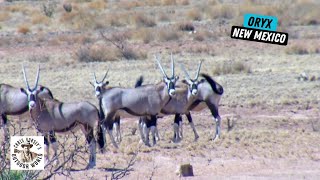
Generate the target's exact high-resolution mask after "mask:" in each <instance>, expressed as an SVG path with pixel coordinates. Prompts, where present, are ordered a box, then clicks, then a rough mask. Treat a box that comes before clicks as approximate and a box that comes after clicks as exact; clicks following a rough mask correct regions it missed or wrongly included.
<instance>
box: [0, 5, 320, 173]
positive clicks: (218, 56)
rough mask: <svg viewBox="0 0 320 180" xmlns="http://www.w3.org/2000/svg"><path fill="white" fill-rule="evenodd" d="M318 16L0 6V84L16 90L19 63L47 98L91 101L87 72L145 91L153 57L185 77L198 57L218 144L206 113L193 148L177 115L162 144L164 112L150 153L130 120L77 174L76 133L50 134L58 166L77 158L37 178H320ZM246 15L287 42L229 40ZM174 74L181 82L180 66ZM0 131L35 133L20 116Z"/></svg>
mask: <svg viewBox="0 0 320 180" xmlns="http://www.w3.org/2000/svg"><path fill="white" fill-rule="evenodd" d="M68 6H69V8H70V6H71V7H72V10H70V9H68ZM319 9H320V3H319V2H318V1H316V0H285V1H281V3H280V2H279V1H259V0H243V1H241V0H239V1H233V0H220V1H214V0H210V1H197V0H161V1H155V0H144V1H135V0H130V1H127V0H123V1H122V0H120V1H107V0H81V1H80V0H79V1H77V0H70V1H40V0H34V1H14V0H13V1H12V0H11V1H9V0H8V1H0V83H6V84H10V85H13V86H15V87H23V88H25V83H24V80H23V75H22V68H21V67H22V65H24V66H25V67H26V71H27V74H28V78H29V79H30V80H29V81H30V83H31V84H33V82H34V77H35V75H36V70H37V67H38V65H40V68H41V72H40V82H39V84H41V85H44V86H47V87H48V88H50V90H51V91H52V93H53V95H54V97H55V98H56V99H58V100H60V101H62V102H79V101H88V102H90V103H92V104H94V105H95V106H98V100H97V99H96V97H95V96H94V89H93V88H92V86H91V85H90V84H89V81H93V73H94V72H95V73H96V74H97V77H98V79H101V78H102V77H103V75H104V73H105V72H106V71H107V70H108V69H109V74H108V77H107V80H108V81H109V82H110V84H109V85H108V86H110V87H112V86H121V87H128V88H130V87H133V86H134V84H135V81H136V80H137V78H138V77H139V76H140V75H143V76H144V79H145V81H144V83H145V84H148V83H157V82H159V81H160V80H161V77H162V76H161V73H160V71H159V69H158V67H157V65H156V62H155V60H154V55H155V54H159V55H160V56H161V57H162V63H163V64H164V65H165V67H166V69H167V71H168V70H169V67H170V54H171V53H172V54H173V57H174V59H175V60H176V61H177V62H179V63H181V64H184V66H185V67H186V68H187V69H188V71H190V73H191V76H193V74H194V73H195V71H196V67H197V65H198V62H199V61H200V60H204V61H203V66H202V68H201V72H202V73H206V74H209V75H210V76H211V77H213V78H214V79H215V80H216V81H217V82H218V83H219V84H221V85H222V86H223V88H224V94H223V96H222V98H221V101H220V106H219V113H220V115H221V118H222V132H221V137H220V139H218V140H217V141H212V138H213V136H214V133H215V121H214V119H213V117H212V115H211V113H210V111H209V109H205V110H203V111H201V112H191V114H192V117H193V120H194V123H195V126H196V129H197V131H198V133H199V136H200V138H199V139H198V140H197V141H194V135H193V132H192V130H191V128H190V126H189V125H188V122H187V120H186V118H185V117H184V118H183V129H184V138H183V140H182V141H181V142H179V143H173V142H172V141H171V140H172V136H173V127H172V124H173V116H166V117H163V118H161V119H159V120H158V129H159V133H160V138H161V140H160V141H158V143H157V144H156V145H155V146H153V147H147V146H144V145H141V143H139V133H138V132H137V130H136V128H137V120H138V118H127V119H123V120H121V132H122V136H123V137H122V142H121V143H120V144H119V149H115V148H114V147H113V146H112V144H111V143H110V139H109V137H107V143H108V144H107V148H106V152H105V153H100V152H99V151H98V148H97V165H96V167H95V168H93V169H90V170H86V169H85V166H86V161H87V158H88V153H86V152H87V149H86V145H85V138H84V136H83V134H82V133H81V131H78V132H76V133H75V134H72V135H70V134H69V135H64V134H58V135H57V138H58V140H59V142H60V151H59V152H60V155H61V156H59V159H60V160H61V161H63V160H64V158H65V156H64V155H65V154H64V153H63V152H62V151H65V153H66V154H70V153H71V152H75V151H77V149H74V148H78V150H79V152H78V153H79V155H77V156H75V157H74V159H73V161H72V162H70V161H69V162H67V163H66V164H64V165H62V168H60V169H59V170H57V172H52V170H54V169H55V168H54V167H57V166H55V165H52V166H50V167H47V168H46V169H45V170H44V171H42V172H41V173H40V174H39V175H38V176H37V177H35V178H36V179H42V178H44V177H46V176H47V175H49V174H50V173H51V174H52V173H55V174H54V175H53V176H52V177H50V179H112V178H113V179H115V177H116V175H117V173H119V172H120V173H121V172H123V171H122V170H124V169H126V168H127V169H128V170H127V171H126V173H125V174H123V175H124V177H121V178H123V179H319V177H320V104H319V101H320V93H319V88H320V20H319V18H320V11H319ZM245 13H256V14H263V15H271V16H276V17H277V18H278V19H279V23H278V29H277V31H281V32H287V33H288V34H289V41H288V45H287V46H280V45H272V44H266V43H258V42H252V41H243V40H235V39H231V38H230V31H231V26H233V25H242V22H243V15H244V14H245ZM176 73H177V74H178V75H179V77H180V80H181V79H183V78H184V77H185V75H184V73H183V72H182V70H181V69H180V68H179V66H177V67H176ZM9 126H10V134H11V135H36V134H37V132H36V130H35V129H34V127H33V126H32V123H30V117H29V114H28V112H27V113H25V114H23V115H21V116H9ZM0 138H1V140H2V141H3V136H2V134H1V137H0ZM2 141H1V142H2ZM74 142H76V143H74ZM74 144H78V146H74ZM7 145H8V144H7ZM51 153H52V152H51ZM8 154H9V152H7V155H8ZM7 158H8V157H7ZM130 160H132V164H130ZM0 161H2V162H5V161H8V159H3V158H2V159H1V160H0ZM187 163H190V164H191V165H192V166H193V172H194V176H192V177H180V176H178V174H177V168H178V167H179V165H181V164H187ZM60 165H61V164H60ZM58 166H59V164H58ZM1 168H2V169H1V171H2V172H1V173H3V174H9V175H8V177H10V178H12V179H24V178H25V177H27V176H28V173H27V172H14V171H10V170H9V165H8V164H7V166H5V167H1ZM119 178H120V176H119Z"/></svg>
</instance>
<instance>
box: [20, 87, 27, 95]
mask: <svg viewBox="0 0 320 180" xmlns="http://www.w3.org/2000/svg"><path fill="white" fill-rule="evenodd" d="M20 91H21V92H22V93H24V94H26V95H28V94H27V91H26V90H25V89H23V88H20Z"/></svg>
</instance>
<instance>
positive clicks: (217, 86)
mask: <svg viewBox="0 0 320 180" xmlns="http://www.w3.org/2000/svg"><path fill="white" fill-rule="evenodd" d="M201 76H202V77H204V79H205V80H206V81H207V82H208V83H209V84H210V86H211V88H212V90H213V91H214V92H215V93H217V94H219V95H222V94H223V87H222V86H221V85H220V84H218V83H217V82H215V81H214V80H213V79H212V78H211V77H210V76H209V75H207V74H201Z"/></svg>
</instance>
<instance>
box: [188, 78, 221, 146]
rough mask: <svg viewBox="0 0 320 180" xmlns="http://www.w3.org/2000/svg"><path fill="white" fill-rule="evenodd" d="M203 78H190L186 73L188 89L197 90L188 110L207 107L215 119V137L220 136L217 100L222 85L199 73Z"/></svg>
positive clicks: (199, 109) (218, 100)
mask: <svg viewBox="0 0 320 180" xmlns="http://www.w3.org/2000/svg"><path fill="white" fill-rule="evenodd" d="M201 76H202V77H203V78H204V79H201V80H200V81H199V80H198V79H194V80H191V79H190V78H189V76H188V75H187V79H189V80H187V81H186V83H187V84H188V86H189V90H190V91H194V92H197V93H196V94H195V95H194V102H193V103H192V104H191V105H190V106H189V108H188V110H189V111H201V110H203V109H204V108H206V107H207V108H209V109H210V111H211V114H212V116H213V117H214V120H215V121H216V132H215V137H214V138H213V140H216V138H219V137H220V131H221V127H220V126H221V117H220V115H219V110H218V107H219V102H220V99H221V97H222V94H223V91H224V90H223V87H222V86H221V85H220V84H218V83H217V82H216V81H214V80H213V79H212V78H211V77H210V76H209V75H207V74H203V73H202V74H201Z"/></svg>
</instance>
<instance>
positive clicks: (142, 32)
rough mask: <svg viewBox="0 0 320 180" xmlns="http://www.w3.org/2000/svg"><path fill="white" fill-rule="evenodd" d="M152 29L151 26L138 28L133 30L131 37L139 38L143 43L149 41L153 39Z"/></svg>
mask: <svg viewBox="0 0 320 180" xmlns="http://www.w3.org/2000/svg"><path fill="white" fill-rule="evenodd" d="M153 31H154V30H153V29H151V28H139V29H137V30H136V31H135V32H133V39H136V40H140V41H142V42H143V43H146V44H148V43H150V42H151V41H153V40H154V34H153Z"/></svg>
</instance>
